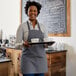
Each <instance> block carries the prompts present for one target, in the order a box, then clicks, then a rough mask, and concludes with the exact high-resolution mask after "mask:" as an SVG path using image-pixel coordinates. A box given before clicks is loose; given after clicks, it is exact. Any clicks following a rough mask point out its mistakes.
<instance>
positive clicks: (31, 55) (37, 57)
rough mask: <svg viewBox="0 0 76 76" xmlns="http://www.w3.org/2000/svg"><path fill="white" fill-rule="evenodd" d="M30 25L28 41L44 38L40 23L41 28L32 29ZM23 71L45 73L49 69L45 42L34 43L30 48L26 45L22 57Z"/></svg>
mask: <svg viewBox="0 0 76 76" xmlns="http://www.w3.org/2000/svg"><path fill="white" fill-rule="evenodd" d="M27 25H28V30H29V34H28V41H29V42H31V38H39V39H40V41H42V40H43V38H44V35H43V33H42V31H41V29H40V27H39V25H38V28H39V30H31V29H30V26H29V23H28V22H27ZM21 71H22V73H23V74H30V73H45V72H47V71H48V68H47V59H46V53H45V50H44V47H43V44H36V45H32V46H30V47H29V48H26V47H24V48H23V52H22V57H21Z"/></svg>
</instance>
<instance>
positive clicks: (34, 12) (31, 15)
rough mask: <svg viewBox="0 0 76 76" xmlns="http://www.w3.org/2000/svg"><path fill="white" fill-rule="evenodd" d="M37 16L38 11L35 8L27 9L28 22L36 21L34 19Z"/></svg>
mask: <svg viewBox="0 0 76 76" xmlns="http://www.w3.org/2000/svg"><path fill="white" fill-rule="evenodd" d="M37 15H38V10H37V7H36V6H30V7H29V8H28V16H29V19H30V20H36V17H37Z"/></svg>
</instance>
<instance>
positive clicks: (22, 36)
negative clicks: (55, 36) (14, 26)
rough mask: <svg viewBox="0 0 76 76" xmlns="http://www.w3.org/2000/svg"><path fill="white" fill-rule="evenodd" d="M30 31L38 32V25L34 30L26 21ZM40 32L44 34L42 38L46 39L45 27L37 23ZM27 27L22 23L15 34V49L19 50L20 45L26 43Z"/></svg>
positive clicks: (25, 23)
mask: <svg viewBox="0 0 76 76" xmlns="http://www.w3.org/2000/svg"><path fill="white" fill-rule="evenodd" d="M28 22H29V25H30V29H31V30H33V29H35V30H39V28H38V24H36V25H35V28H33V26H32V23H31V22H30V21H29V20H28ZM39 26H40V29H41V31H42V32H43V33H44V37H45V38H46V37H48V34H47V30H46V28H45V26H43V25H42V24H40V23H39ZM28 32H29V30H28V25H27V22H24V23H22V24H21V25H20V26H19V28H18V30H17V33H16V48H19V47H20V46H21V45H22V42H23V41H26V40H27V39H28Z"/></svg>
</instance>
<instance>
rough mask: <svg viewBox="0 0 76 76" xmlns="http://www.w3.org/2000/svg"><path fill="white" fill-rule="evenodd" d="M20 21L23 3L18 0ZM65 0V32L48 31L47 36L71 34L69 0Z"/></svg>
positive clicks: (67, 35) (68, 35)
mask: <svg viewBox="0 0 76 76" xmlns="http://www.w3.org/2000/svg"><path fill="white" fill-rule="evenodd" d="M20 1H21V2H20V3H21V4H20V8H21V9H20V19H21V20H20V22H21V23H22V21H23V20H22V14H23V12H22V11H23V9H22V8H23V4H22V1H23V0H20ZM25 1H26V0H25ZM65 1H66V32H65V33H48V36H54V37H55V36H57V37H70V36H71V30H70V0H65Z"/></svg>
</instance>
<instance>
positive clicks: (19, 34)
mask: <svg viewBox="0 0 76 76" xmlns="http://www.w3.org/2000/svg"><path fill="white" fill-rule="evenodd" d="M22 44H23V28H22V25H20V26H19V28H18V30H17V33H16V44H15V48H16V49H22Z"/></svg>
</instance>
